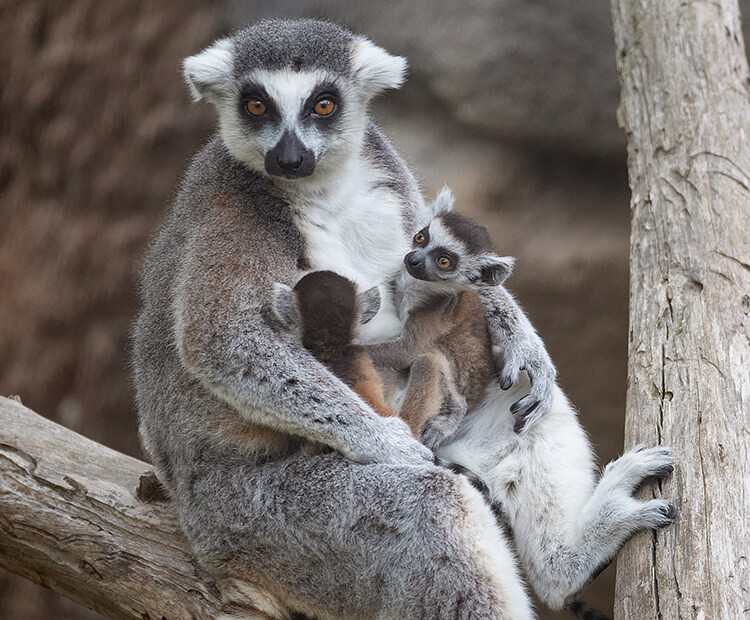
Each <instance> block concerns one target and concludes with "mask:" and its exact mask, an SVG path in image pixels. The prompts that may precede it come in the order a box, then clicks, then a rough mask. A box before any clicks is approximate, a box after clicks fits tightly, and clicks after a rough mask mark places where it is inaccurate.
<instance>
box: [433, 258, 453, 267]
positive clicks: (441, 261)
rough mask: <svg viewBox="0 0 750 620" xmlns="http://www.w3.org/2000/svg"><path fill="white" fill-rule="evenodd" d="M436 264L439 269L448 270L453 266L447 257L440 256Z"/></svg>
mask: <svg viewBox="0 0 750 620" xmlns="http://www.w3.org/2000/svg"><path fill="white" fill-rule="evenodd" d="M437 263H438V266H439V267H440V269H450V268H451V265H453V261H452V260H451V259H450V258H448V257H447V256H441V257H440V258H438V261H437Z"/></svg>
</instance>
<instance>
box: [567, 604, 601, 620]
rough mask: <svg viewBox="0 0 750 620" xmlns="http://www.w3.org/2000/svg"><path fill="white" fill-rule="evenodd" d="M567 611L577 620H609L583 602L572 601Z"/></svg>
mask: <svg viewBox="0 0 750 620" xmlns="http://www.w3.org/2000/svg"><path fill="white" fill-rule="evenodd" d="M568 609H569V610H570V612H571V613H572V614H573V615H574V616H575V617H576V618H578V620H610V619H609V616H605V615H604V614H603V613H602V612H600V611H597V610H596V609H594V608H592V607H589V606H588V605H587V604H586V603H584V602H583V601H573V603H572V604H570V605H568Z"/></svg>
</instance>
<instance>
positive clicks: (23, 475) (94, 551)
mask: <svg viewBox="0 0 750 620" xmlns="http://www.w3.org/2000/svg"><path fill="white" fill-rule="evenodd" d="M149 470H150V466H149V465H147V464H146V463H143V462H142V461H138V460H136V459H133V458H130V457H129V456H125V455H124V454H120V453H119V452H115V451H114V450H110V449H109V448H106V447H104V446H102V445H101V444H98V443H96V442H94V441H91V440H90V439H86V438H85V437H83V436H81V435H78V434H77V433H74V432H73V431H71V430H68V429H66V428H64V427H62V426H59V425H57V424H55V423H54V422H50V421H49V420H47V419H45V418H43V417H41V416H39V415H37V414H35V413H34V412H32V411H31V410H30V409H27V408H26V407H24V406H23V405H21V404H20V403H17V402H16V401H14V400H10V399H7V398H0V566H2V567H4V568H7V569H8V570H10V571H12V572H14V573H18V574H19V575H22V576H23V577H26V578H28V579H31V580H32V581H34V582H35V583H38V584H41V585H43V586H46V587H48V588H51V589H52V590H55V591H56V592H59V593H60V594H62V595H63V596H66V597H68V598H70V599H73V600H74V601H76V602H78V603H81V604H82V605H85V606H86V607H89V608H91V609H93V610H95V611H98V612H99V613H101V614H103V615H105V616H107V617H109V618H115V619H123V620H124V619H128V620H130V619H133V620H136V619H137V620H144V619H151V620H158V619H160V618H161V619H162V620H163V619H165V618H168V619H169V620H175V619H178V618H179V619H183V618H213V617H215V616H216V614H217V613H218V611H219V608H220V603H219V592H218V589H217V586H216V584H214V583H213V582H212V581H211V580H210V579H208V578H207V577H206V576H205V575H203V574H201V572H200V571H199V570H198V569H197V568H196V566H195V562H194V560H193V558H192V556H191V554H190V552H189V551H188V547H187V543H186V541H185V539H184V538H183V536H182V534H181V533H180V532H179V529H178V526H177V523H176V520H175V518H174V516H173V515H172V513H171V512H170V511H169V510H168V508H167V506H166V504H153V503H151V504H146V503H143V502H141V501H139V500H138V499H137V498H136V497H135V492H136V488H137V487H138V485H139V478H140V477H141V476H142V475H143V474H144V473H146V472H148V471H149Z"/></svg>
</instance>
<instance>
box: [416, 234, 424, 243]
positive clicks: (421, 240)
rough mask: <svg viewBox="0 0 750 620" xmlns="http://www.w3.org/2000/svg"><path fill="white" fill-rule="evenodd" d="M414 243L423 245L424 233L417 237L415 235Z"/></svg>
mask: <svg viewBox="0 0 750 620" xmlns="http://www.w3.org/2000/svg"><path fill="white" fill-rule="evenodd" d="M414 243H419V244H422V243H424V233H423V232H418V233H417V234H416V235H414Z"/></svg>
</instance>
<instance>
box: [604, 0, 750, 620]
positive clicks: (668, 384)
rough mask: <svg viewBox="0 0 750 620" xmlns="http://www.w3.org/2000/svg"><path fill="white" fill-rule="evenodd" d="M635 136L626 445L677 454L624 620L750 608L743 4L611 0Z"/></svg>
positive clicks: (624, 117)
mask: <svg viewBox="0 0 750 620" xmlns="http://www.w3.org/2000/svg"><path fill="white" fill-rule="evenodd" d="M612 16H613V20H614V25H615V38H616V43H617V63H618V69H619V72H620V82H621V85H622V101H621V104H620V109H619V111H618V115H619V119H620V123H621V125H622V127H623V128H624V129H625V132H626V134H627V136H628V168H629V178H630V187H631V190H632V192H633V196H632V200H631V212H632V222H631V251H630V338H629V351H628V398H627V413H626V421H625V441H626V443H627V444H634V443H640V442H643V443H647V444H653V443H660V444H664V445H668V446H672V447H673V449H674V452H675V454H676V456H677V459H678V467H677V470H676V471H675V474H674V476H673V478H672V479H671V480H669V481H666V482H664V483H662V486H663V492H664V495H665V496H666V497H668V498H670V500H672V501H673V502H674V503H675V504H676V505H677V507H678V509H679V511H680V516H679V519H678V521H677V523H676V524H675V525H674V526H672V527H670V528H667V529H665V530H663V531H661V532H657V533H648V534H641V535H639V536H637V537H636V538H635V539H634V540H633V541H632V543H631V544H629V545H628V546H627V547H626V548H625V549H624V550H623V552H622V554H621V555H620V557H619V560H618V565H617V591H616V597H615V599H616V600H615V617H616V618H617V620H625V619H628V620H630V619H633V620H636V619H637V620H650V619H658V620H662V619H664V620H671V619H673V618H742V617H745V616H746V614H747V610H748V609H749V608H750V592H749V590H748V584H750V564H749V563H748V559H747V556H748V540H750V521H749V520H748V518H747V515H748V514H750V450H749V449H748V440H747V438H748V436H750V268H748V267H747V266H748V265H749V264H750V244H749V243H748V239H750V146H749V144H750V142H749V140H750V133H748V132H749V131H750V75H749V73H748V64H747V58H746V56H745V50H744V46H743V42H742V31H741V30H740V15H739V8H738V5H737V0H712V1H710V2H702V1H697V0H696V1H691V2H684V1H683V0H638V1H633V0H612Z"/></svg>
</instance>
